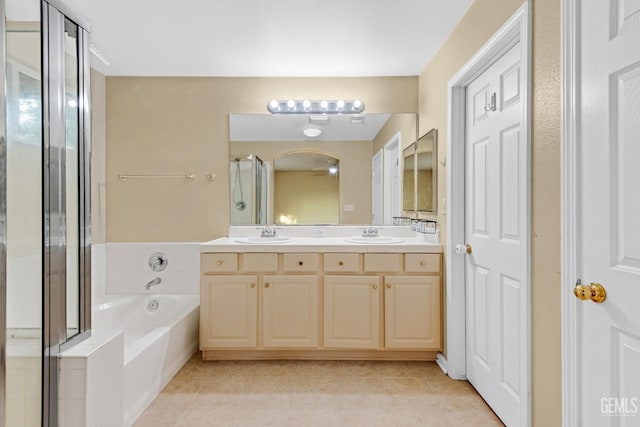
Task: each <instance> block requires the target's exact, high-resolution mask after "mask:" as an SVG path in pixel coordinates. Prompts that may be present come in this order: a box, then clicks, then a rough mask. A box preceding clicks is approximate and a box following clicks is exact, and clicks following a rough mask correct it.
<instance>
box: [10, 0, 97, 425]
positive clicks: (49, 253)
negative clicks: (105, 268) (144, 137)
mask: <svg viewBox="0 0 640 427" xmlns="http://www.w3.org/2000/svg"><path fill="white" fill-rule="evenodd" d="M0 1H1V0H0ZM65 19H69V20H70V21H72V22H73V23H74V24H76V25H77V26H78V39H77V43H78V50H77V54H78V58H77V59H78V109H79V110H78V162H79V164H78V175H79V180H78V211H79V212H78V228H79V230H78V231H79V236H78V242H79V248H78V255H79V260H78V268H79V271H78V282H79V283H78V292H79V295H78V305H79V313H78V316H79V317H78V333H77V334H75V335H73V336H72V337H69V336H68V331H67V318H66V313H67V300H66V295H67V290H66V286H67V283H66V252H67V246H66V223H67V215H66V214H67V213H66V197H67V194H66V136H65V130H66V127H65V110H64V108H65V107H64V105H65V56H64V55H65V50H64V24H65ZM41 22H42V24H41V25H42V31H41V33H42V115H43V117H42V123H43V130H42V143H43V168H44V171H43V194H42V196H43V251H44V254H43V322H42V323H43V324H42V328H43V336H42V341H43V369H42V379H43V383H42V425H43V426H47V427H55V426H57V425H58V383H59V381H58V369H59V355H60V353H61V352H62V351H64V350H65V349H66V348H68V347H71V346H73V345H74V344H76V343H78V342H79V341H82V340H83V339H86V338H87V337H89V336H90V334H91V193H90V191H91V184H90V175H91V174H90V159H91V147H90V82H89V76H90V67H89V42H88V34H87V33H88V32H89V31H90V27H89V25H88V23H86V22H85V21H84V20H82V19H81V18H79V17H78V16H76V15H75V14H74V13H73V12H72V11H70V10H69V8H68V7H67V6H66V5H64V4H63V3H61V2H60V1H58V0H41ZM52 210H55V211H52Z"/></svg>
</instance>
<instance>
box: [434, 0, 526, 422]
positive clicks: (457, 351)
mask: <svg viewBox="0 0 640 427" xmlns="http://www.w3.org/2000/svg"><path fill="white" fill-rule="evenodd" d="M530 29H531V11H530V8H529V2H528V1H527V2H525V3H524V4H523V5H522V7H520V9H518V11H517V12H516V13H515V14H514V15H513V16H512V17H511V18H510V19H509V20H508V21H507V22H506V23H505V24H504V25H503V26H502V27H501V28H500V29H499V30H498V31H497V32H496V33H495V34H494V35H493V37H491V39H490V40H489V41H488V42H487V43H485V45H484V46H482V48H480V50H478V52H477V53H476V54H475V55H474V56H473V57H472V58H471V59H470V60H469V61H468V62H467V63H466V64H465V65H464V66H463V67H462V68H461V69H460V71H458V73H457V74H456V75H455V76H454V77H453V78H452V79H451V80H449V83H448V93H449V104H448V105H449V113H448V130H449V132H448V135H449V141H448V143H447V159H448V160H449V164H448V165H447V166H448V167H447V212H448V214H449V219H448V221H447V240H448V244H447V247H446V256H447V259H448V262H447V263H446V276H447V287H446V295H447V350H448V351H447V368H448V374H449V376H450V377H451V378H454V379H463V378H465V375H466V326H465V325H466V324H465V321H466V305H465V299H466V296H465V258H464V256H460V255H457V254H456V253H455V252H454V249H455V245H456V244H458V243H465V242H464V239H465V234H464V215H465V206H464V185H465V177H464V171H465V158H464V141H465V92H466V90H465V88H466V87H467V86H468V85H469V84H470V83H472V82H473V81H474V80H475V79H476V78H477V77H478V76H479V75H480V74H482V73H483V72H484V71H485V70H486V69H488V68H489V67H490V66H491V65H493V64H494V63H495V62H496V61H497V60H498V59H499V58H500V57H502V56H503V55H504V54H505V53H506V52H507V51H508V50H509V49H511V48H512V47H514V46H516V45H517V44H518V43H520V45H521V49H522V55H521V60H522V78H523V79H524V81H525V82H527V84H526V88H525V92H524V94H523V97H522V101H521V102H522V105H523V106H524V108H523V117H522V125H523V126H522V128H523V129H524V132H525V136H524V137H525V140H526V152H527V153H529V155H528V156H527V158H526V159H525V160H523V161H524V163H525V164H523V165H521V167H522V168H523V170H524V171H525V177H526V179H525V180H523V188H522V189H521V191H522V194H526V195H527V196H526V197H523V200H522V209H523V212H525V213H526V214H525V218H524V222H525V223H524V224H522V226H523V228H522V229H523V230H524V232H523V233H522V235H523V236H522V245H523V248H524V250H523V260H522V261H523V269H524V277H525V279H524V282H523V287H524V290H525V298H524V299H525V301H523V306H522V307H521V309H522V310H523V312H524V313H525V315H526V318H527V319H528V322H527V324H526V325H523V329H522V334H523V336H525V337H526V338H525V346H526V351H525V352H524V354H523V358H526V360H524V361H523V364H524V366H526V373H524V375H523V387H524V389H525V390H527V395H528V399H526V401H525V402H523V413H522V423H521V425H531V237H530V236H531V160H530V158H531V156H530V153H531V119H530V118H531V105H530V99H531V98H530V94H531V36H530Z"/></svg>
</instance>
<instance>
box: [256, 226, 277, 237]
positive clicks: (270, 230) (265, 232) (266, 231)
mask: <svg viewBox="0 0 640 427" xmlns="http://www.w3.org/2000/svg"><path fill="white" fill-rule="evenodd" d="M260 237H276V226H275V225H265V226H264V228H262V232H261V233H260Z"/></svg>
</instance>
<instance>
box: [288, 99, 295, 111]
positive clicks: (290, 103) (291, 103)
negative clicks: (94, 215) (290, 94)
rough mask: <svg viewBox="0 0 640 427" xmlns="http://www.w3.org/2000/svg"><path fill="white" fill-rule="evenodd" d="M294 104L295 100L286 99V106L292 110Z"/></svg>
mask: <svg viewBox="0 0 640 427" xmlns="http://www.w3.org/2000/svg"><path fill="white" fill-rule="evenodd" d="M295 106H296V102H295V101H294V100H293V99H290V100H288V101H287V107H289V109H290V110H293V109H294V108H295Z"/></svg>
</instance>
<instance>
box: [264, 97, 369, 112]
mask: <svg viewBox="0 0 640 427" xmlns="http://www.w3.org/2000/svg"><path fill="white" fill-rule="evenodd" d="M267 110H268V111H269V112H270V113H272V114H360V113H362V112H363V111H364V104H363V103H362V101H360V100H359V99H352V100H347V99H338V100H329V99H323V100H315V101H314V100H309V99H305V100H296V99H288V100H276V99H274V100H272V101H270V102H269V104H268V105H267Z"/></svg>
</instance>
